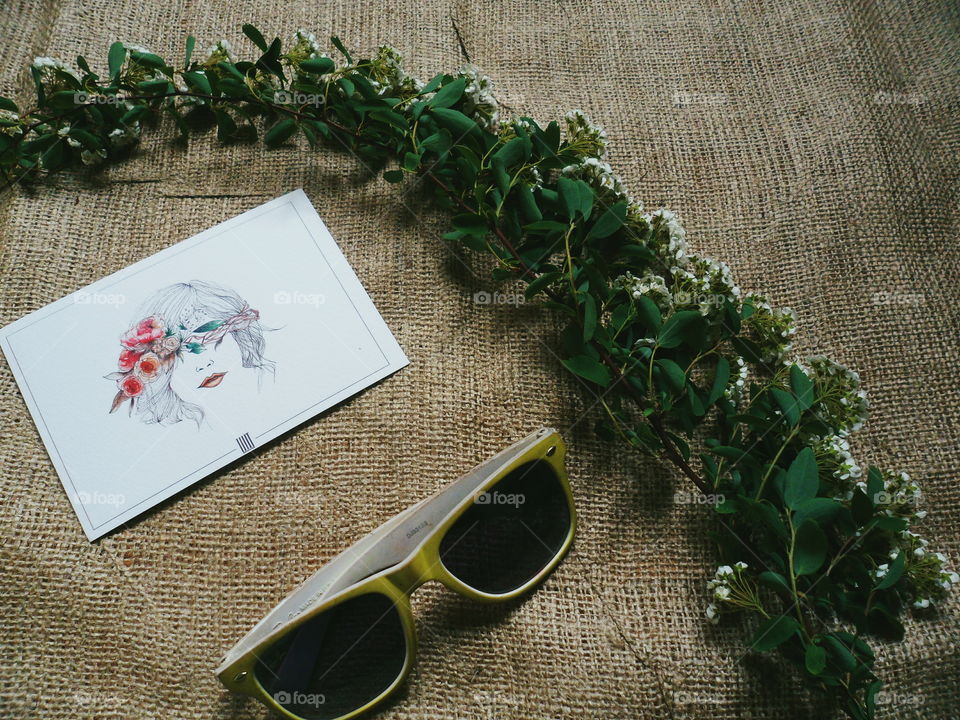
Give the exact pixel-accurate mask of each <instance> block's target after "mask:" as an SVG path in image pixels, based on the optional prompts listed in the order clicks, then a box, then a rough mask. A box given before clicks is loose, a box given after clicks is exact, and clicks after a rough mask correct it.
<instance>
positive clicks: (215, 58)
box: [202, 40, 237, 67]
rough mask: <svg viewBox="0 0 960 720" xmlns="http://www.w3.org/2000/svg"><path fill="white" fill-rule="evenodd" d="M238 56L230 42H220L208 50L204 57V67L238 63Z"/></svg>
mask: <svg viewBox="0 0 960 720" xmlns="http://www.w3.org/2000/svg"><path fill="white" fill-rule="evenodd" d="M236 61H237V60H236V56H235V55H234V54H233V46H232V45H231V44H230V41H229V40H218V41H217V42H216V44H215V45H211V46H210V47H208V48H207V52H206V54H205V55H204V59H203V63H202V64H203V65H206V66H207V67H210V66H213V65H216V64H217V63H218V62H228V63H233V62H236Z"/></svg>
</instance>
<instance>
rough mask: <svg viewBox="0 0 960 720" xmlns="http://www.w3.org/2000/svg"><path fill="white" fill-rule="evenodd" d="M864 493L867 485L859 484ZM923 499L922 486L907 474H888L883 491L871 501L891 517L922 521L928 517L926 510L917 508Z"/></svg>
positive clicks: (884, 479)
mask: <svg viewBox="0 0 960 720" xmlns="http://www.w3.org/2000/svg"><path fill="white" fill-rule="evenodd" d="M857 486H858V487H860V488H861V489H862V490H863V491H864V492H866V484H865V483H864V482H863V481H861V482H859V483H857ZM922 499H923V493H922V492H921V490H920V486H919V485H918V484H917V483H916V482H914V481H913V480H911V479H910V476H909V475H908V474H907V473H905V472H900V473H892V472H888V473H886V475H885V476H884V478H883V490H882V491H881V492H879V493H877V496H876V497H872V498H870V500H871V501H872V502H873V503H874V504H875V505H877V506H879V507H882V508H883V512H884V514H885V515H888V516H890V517H909V518H916V519H918V520H922V519H923V518H925V517H926V516H927V511H926V510H918V509H917V506H918V505H919V504H920V501H921V500H922Z"/></svg>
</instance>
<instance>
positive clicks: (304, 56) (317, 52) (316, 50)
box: [287, 29, 328, 62]
mask: <svg viewBox="0 0 960 720" xmlns="http://www.w3.org/2000/svg"><path fill="white" fill-rule="evenodd" d="M287 56H288V57H296V58H298V59H299V60H300V62H303V61H304V60H310V59H311V58H317V57H328V56H327V54H326V53H324V52H323V48H322V47H320V43H319V42H317V36H316V35H314V34H313V33H312V32H307V31H306V30H303V29H300V30H297V32H296V34H295V35H294V36H293V48H292V49H291V50H290V52H288V53H287Z"/></svg>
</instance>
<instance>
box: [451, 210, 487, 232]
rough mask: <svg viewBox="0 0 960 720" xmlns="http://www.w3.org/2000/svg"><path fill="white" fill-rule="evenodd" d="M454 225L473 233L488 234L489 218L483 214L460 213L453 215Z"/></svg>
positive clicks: (458, 228)
mask: <svg viewBox="0 0 960 720" xmlns="http://www.w3.org/2000/svg"><path fill="white" fill-rule="evenodd" d="M453 226H454V227H455V228H456V229H457V230H463V231H464V232H466V233H470V234H471V235H486V234H487V232H489V227H488V226H487V220H486V218H484V217H483V215H476V214H474V213H460V214H459V215H454V216H453Z"/></svg>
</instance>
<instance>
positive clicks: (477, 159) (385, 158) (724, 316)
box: [0, 25, 960, 720]
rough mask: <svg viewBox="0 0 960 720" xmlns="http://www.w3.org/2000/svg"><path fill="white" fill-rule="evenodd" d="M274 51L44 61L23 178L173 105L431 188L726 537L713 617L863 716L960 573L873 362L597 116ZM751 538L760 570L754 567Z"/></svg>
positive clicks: (189, 50)
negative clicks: (893, 435) (629, 155)
mask: <svg viewBox="0 0 960 720" xmlns="http://www.w3.org/2000/svg"><path fill="white" fill-rule="evenodd" d="M243 29H244V33H245V34H246V35H247V37H248V38H250V40H251V41H252V42H253V43H254V45H256V46H257V48H258V49H259V51H260V53H261V54H260V55H259V57H258V58H257V59H256V60H253V61H247V60H237V59H236V58H235V57H234V55H233V52H232V50H231V48H230V47H229V45H228V44H227V43H226V42H220V43H218V44H217V45H215V46H214V47H212V48H210V49H209V50H208V51H207V52H206V53H205V54H204V56H203V57H202V59H199V60H195V59H193V49H194V40H193V38H192V37H191V38H188V41H187V45H186V52H185V57H184V59H183V62H182V63H180V64H178V65H177V66H176V67H175V66H174V65H173V64H171V63H169V62H167V61H166V60H164V59H163V58H161V57H159V56H157V55H155V54H153V53H151V52H149V51H148V50H146V49H145V48H142V47H137V46H133V45H124V44H121V43H114V44H113V45H112V46H111V48H110V52H109V55H108V62H107V73H106V75H104V76H101V75H99V74H98V73H96V72H94V71H93V70H92V69H91V68H90V66H89V65H88V63H87V62H86V60H85V59H84V58H82V57H80V58H77V68H78V70H74V69H71V68H68V67H66V66H64V65H63V64H61V63H59V62H58V61H56V60H53V59H52V58H37V60H36V61H35V62H34V64H33V66H32V68H31V73H32V76H33V79H34V83H35V87H36V100H37V106H36V108H35V109H33V110H30V111H26V112H21V111H20V110H19V108H18V106H17V105H16V104H15V103H14V102H13V101H12V100H10V99H8V98H0V173H2V174H3V176H4V178H5V179H6V180H7V182H8V183H10V184H13V183H15V182H17V181H20V180H32V179H36V178H39V177H41V176H43V175H45V174H47V173H52V172H55V171H58V170H62V169H65V168H70V167H77V166H82V165H88V166H99V165H103V164H106V163H108V162H112V161H115V160H117V159H120V158H122V157H123V156H124V154H125V153H127V152H128V151H129V149H130V148H131V147H132V146H133V145H134V144H135V143H136V142H137V141H138V139H139V137H140V135H141V132H142V130H143V127H144V126H146V125H147V124H148V123H151V122H153V121H154V119H155V118H157V117H158V116H160V115H167V116H169V117H170V118H171V119H172V120H173V121H174V122H175V123H176V125H177V127H178V128H179V129H180V132H181V134H182V136H183V137H184V138H186V137H188V136H189V135H191V134H194V133H196V132H198V131H201V130H202V129H204V128H208V127H209V128H212V127H216V132H217V137H218V139H219V140H220V141H221V142H224V143H228V142H235V141H244V140H246V141H251V140H254V139H256V138H257V137H259V136H260V135H261V133H262V138H263V141H264V143H265V144H266V145H268V146H270V147H275V146H278V145H282V144H284V143H288V142H293V141H295V139H296V137H297V136H298V135H303V136H304V138H305V140H306V141H307V143H309V144H310V146H311V147H314V146H318V145H320V144H322V143H324V142H326V143H328V144H334V145H335V146H341V147H345V148H348V149H349V150H350V151H351V152H353V153H354V154H355V155H356V156H357V157H358V158H359V159H360V160H362V161H363V162H364V163H365V164H366V165H367V166H368V167H372V168H377V169H378V170H382V169H383V168H384V167H385V166H387V164H388V163H394V164H395V165H394V166H393V167H391V168H390V169H387V170H386V171H385V172H383V177H384V178H385V179H386V180H387V181H389V182H402V181H403V180H404V179H405V178H406V177H407V176H414V177H423V178H426V179H427V180H429V181H430V182H429V185H427V186H426V190H425V192H426V193H427V194H429V195H430V196H431V197H432V198H433V199H434V200H435V201H436V203H437V204H438V205H439V206H440V207H442V208H445V209H447V210H449V211H450V212H451V213H453V218H452V226H453V227H452V230H451V231H450V232H448V233H447V234H446V235H444V238H445V239H446V240H448V241H450V242H453V243H457V244H459V245H462V246H464V247H467V248H470V249H473V250H476V251H479V252H484V253H487V254H490V255H492V256H493V258H494V260H495V261H496V265H497V267H496V269H495V270H494V271H493V274H494V278H495V279H496V280H497V281H498V282H499V281H512V282H520V283H523V284H524V285H525V286H526V288H525V295H526V297H527V299H534V298H536V297H542V298H544V305H545V306H547V307H550V308H551V309H553V310H555V311H556V312H557V313H558V315H559V316H560V317H561V318H563V319H564V320H565V321H566V323H567V324H566V327H565V329H564V330H563V332H562V333H561V340H560V348H559V352H560V355H561V357H562V363H563V365H564V367H565V368H566V369H567V370H568V371H570V372H571V373H573V374H574V375H576V376H578V377H579V378H580V379H582V380H583V381H584V382H585V383H586V384H587V385H588V387H590V388H591V391H592V392H593V393H594V394H596V395H597V396H598V397H599V399H600V405H601V406H602V407H603V409H604V412H605V417H604V418H603V419H601V420H598V421H597V432H598V433H599V434H600V435H602V436H603V437H606V438H610V439H613V438H621V439H622V440H623V441H625V442H626V443H628V444H629V445H631V446H632V447H634V448H636V449H637V450H638V451H641V452H644V453H648V454H651V455H654V456H657V457H662V458H665V459H666V460H668V461H669V462H671V463H673V464H674V465H675V466H676V467H678V468H679V469H680V470H681V472H682V473H683V474H684V475H685V476H686V477H687V478H688V479H689V480H690V481H691V482H692V483H693V484H694V485H695V486H696V487H697V489H698V491H699V492H700V493H702V495H703V496H704V497H709V498H712V499H715V500H716V501H717V502H715V503H713V504H712V509H713V511H714V512H715V513H716V515H717V520H718V522H722V524H723V525H724V527H725V528H727V529H728V530H730V533H729V534H726V535H723V536H721V537H718V538H717V540H718V545H719V554H720V557H721V559H722V560H723V561H724V562H725V563H727V564H724V565H721V567H720V568H719V569H718V571H717V573H716V575H715V577H714V579H713V580H711V581H710V582H709V583H708V585H707V590H708V592H709V593H710V595H711V602H710V604H709V605H708V606H707V618H708V619H709V620H710V621H711V622H718V621H719V620H720V618H721V617H722V616H724V615H729V614H733V613H745V614H748V615H756V616H757V618H756V623H757V626H756V628H755V630H754V632H753V634H752V637H751V638H750V640H749V645H750V647H751V648H752V649H753V650H754V651H757V652H766V651H770V650H773V649H775V648H776V649H778V650H779V651H781V652H782V654H783V656H784V657H785V658H787V659H788V660H790V661H792V662H794V663H796V664H797V666H798V667H799V668H800V670H801V672H803V673H804V674H805V675H806V676H807V677H808V679H809V680H810V681H811V682H812V683H813V684H814V685H816V686H817V687H819V688H820V689H821V690H823V691H824V693H826V694H827V695H829V696H831V697H832V698H834V699H835V701H836V702H837V703H838V704H839V705H840V707H841V708H842V709H843V710H844V711H845V712H846V713H847V714H848V715H849V716H850V717H851V718H854V719H855V720H861V719H865V718H872V717H874V715H875V708H874V704H875V696H876V693H877V691H878V689H879V687H880V682H879V680H878V679H877V677H876V675H875V674H874V672H873V667H874V654H873V651H872V650H871V648H870V647H869V645H868V644H867V642H866V640H865V637H867V636H876V637H887V638H894V639H900V638H902V636H903V632H904V629H903V625H902V624H901V621H900V617H901V615H902V613H903V612H904V611H905V609H906V608H908V607H911V606H912V608H914V609H915V610H916V611H917V612H921V613H922V612H928V611H929V608H931V606H933V605H934V604H935V603H936V602H937V601H939V600H941V599H942V598H943V597H944V596H945V594H946V592H947V590H948V589H949V588H950V587H951V585H953V584H955V583H957V582H958V581H960V577H958V576H957V574H956V573H953V572H951V571H949V570H947V568H946V558H945V557H944V556H942V555H940V554H938V553H931V552H929V551H928V550H927V545H928V542H927V540H925V539H923V538H921V537H920V536H919V535H918V534H916V533H915V532H914V531H913V530H912V529H911V528H912V527H913V526H914V523H915V522H917V521H918V520H921V519H922V518H923V516H924V515H925V511H923V510H919V509H918V505H919V502H920V500H921V494H920V490H919V487H918V486H917V485H916V484H915V483H914V482H913V481H911V480H910V478H909V476H907V474H906V473H892V472H888V471H883V470H880V469H879V468H874V467H871V468H869V469H868V470H867V471H866V472H864V471H863V470H862V469H861V467H860V465H859V464H858V463H857V462H856V461H855V460H854V458H853V456H852V455H851V453H850V446H849V444H848V441H847V437H848V435H849V434H850V433H852V432H854V431H856V430H858V429H860V427H861V426H862V424H863V421H864V418H865V415H866V410H867V402H866V397H865V394H864V392H863V391H862V390H861V389H860V380H859V377H858V376H857V374H856V373H854V372H853V371H851V370H848V369H846V368H844V367H842V366H840V365H838V364H837V363H835V362H833V361H831V360H828V359H827V358H824V357H812V358H806V359H800V358H796V357H793V356H792V354H791V342H790V339H791V336H792V335H793V333H794V317H793V313H792V312H791V311H790V310H789V309H775V308H773V307H772V306H771V305H770V304H769V303H768V302H767V301H766V299H765V298H763V297H762V296H760V295H757V294H753V293H746V294H744V293H742V292H741V291H740V289H739V288H738V287H737V285H736V284H735V283H734V281H733V278H732V276H731V273H730V269H729V268H728V267H727V266H726V265H725V264H723V263H721V262H717V261H715V260H712V259H710V258H706V257H702V256H699V255H696V254H694V253H693V252H691V251H690V248H689V247H688V245H687V240H686V232H685V231H684V229H683V226H682V225H681V224H680V221H679V219H678V218H677V216H676V215H675V214H674V213H672V212H670V211H669V210H666V209H658V210H655V211H653V212H645V211H644V209H643V208H642V206H641V205H640V204H639V203H638V202H637V201H636V200H635V199H634V198H632V197H631V196H630V195H629V194H628V192H627V191H626V189H625V188H624V187H623V185H622V183H621V182H620V180H619V178H618V177H617V176H616V174H615V173H614V172H613V169H612V168H611V167H610V165H609V164H608V163H607V162H606V161H605V159H604V158H605V152H606V150H605V146H606V135H605V133H604V131H603V130H601V129H600V128H598V127H596V126H595V125H593V124H592V123H591V122H590V121H589V119H588V118H587V117H586V116H584V115H583V114H582V113H579V112H576V111H575V112H571V113H568V114H567V115H566V116H565V118H564V119H563V121H562V124H561V123H558V122H556V121H553V122H550V123H548V124H546V125H545V126H541V125H539V124H538V123H537V122H535V121H534V120H533V119H531V118H527V117H519V118H502V117H500V111H499V106H498V104H497V101H496V99H495V97H494V95H493V93H492V90H491V84H490V80H489V78H487V77H486V76H484V75H482V74H480V73H479V71H478V70H477V69H476V68H475V67H473V66H470V65H468V66H464V68H462V69H461V70H459V71H458V72H456V73H454V74H440V75H437V76H435V77H434V78H432V79H431V80H430V81H429V82H427V83H423V82H421V81H419V80H417V79H416V78H413V77H411V76H410V75H408V74H407V73H406V72H405V71H404V70H403V68H402V65H401V62H400V56H399V55H398V54H397V53H396V51H394V50H393V49H391V48H388V47H381V48H380V49H379V50H378V52H377V53H376V55H375V56H374V57H372V58H369V59H364V60H359V61H355V60H354V59H353V58H352V56H351V55H350V53H349V52H348V51H347V50H346V48H344V47H343V45H342V44H341V43H340V41H339V40H337V39H336V38H332V39H331V41H332V43H333V44H334V45H335V46H336V48H337V50H338V51H339V52H340V54H341V55H342V56H343V57H344V59H345V62H344V63H343V64H341V65H339V66H338V64H337V63H336V62H335V61H334V60H333V59H332V58H331V57H329V56H328V55H326V54H325V53H324V52H322V49H321V48H320V46H319V45H318V43H317V42H316V39H315V38H314V37H313V36H312V35H308V34H306V33H303V32H298V33H297V34H296V36H295V38H294V41H293V43H292V45H291V47H290V48H289V49H288V50H286V51H283V50H282V44H281V42H280V40H279V39H274V40H273V41H272V42H270V43H268V42H267V41H266V40H265V39H264V38H263V36H262V35H261V34H260V32H259V31H258V30H257V29H256V28H253V27H252V26H249V25H246V26H244V28H243ZM745 549H749V552H750V553H751V557H750V558H749V563H748V562H745V561H744V559H743V558H744V552H745Z"/></svg>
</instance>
